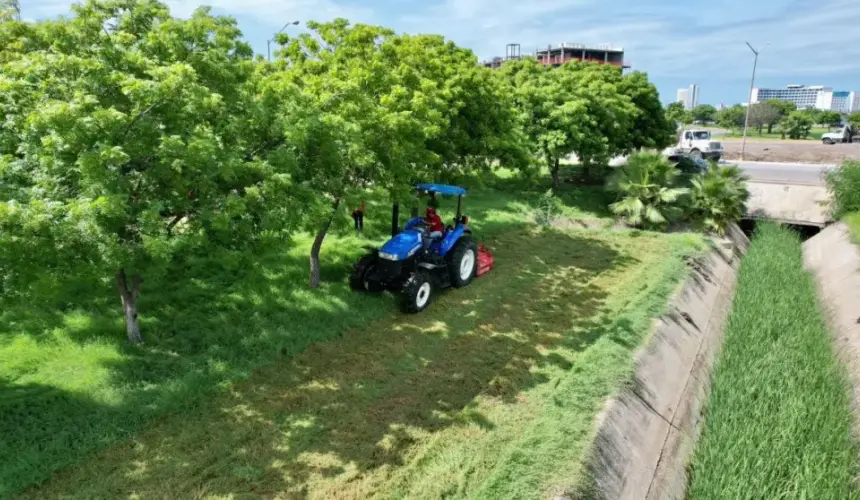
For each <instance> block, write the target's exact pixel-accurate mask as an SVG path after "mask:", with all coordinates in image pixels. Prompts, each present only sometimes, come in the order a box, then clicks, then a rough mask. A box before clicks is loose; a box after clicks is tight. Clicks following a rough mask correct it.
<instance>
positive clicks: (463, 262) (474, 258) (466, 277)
mask: <svg viewBox="0 0 860 500" xmlns="http://www.w3.org/2000/svg"><path fill="white" fill-rule="evenodd" d="M477 269H478V245H476V244H475V242H474V241H472V240H471V239H468V238H464V239H462V240H460V241H459V242H457V244H456V245H455V246H454V248H453V249H452V250H451V254H450V259H449V260H448V272H449V273H450V275H451V285H452V286H453V287H454V288H462V287H464V286H466V285H468V284H469V283H471V282H472V280H473V279H474V278H475V271H476V270H477Z"/></svg>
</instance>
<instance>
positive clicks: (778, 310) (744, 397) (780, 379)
mask: <svg viewBox="0 0 860 500" xmlns="http://www.w3.org/2000/svg"><path fill="white" fill-rule="evenodd" d="M850 432H851V416H850V409H849V396H848V387H847V385H846V382H845V379H844V373H843V370H842V368H841V366H840V365H839V363H838V362H837V360H836V358H835V357H834V353H833V348H832V346H831V338H830V336H829V334H828V331H827V329H826V326H825V322H824V321H823V318H822V314H821V311H820V310H819V306H818V303H817V300H816V294H815V287H814V284H813V282H812V279H811V277H810V276H809V275H808V274H807V273H806V272H805V271H804V269H803V263H802V258H801V250H800V241H799V240H798V237H797V236H796V235H795V234H794V233H792V232H790V231H789V230H787V229H782V228H778V227H776V226H772V225H765V226H762V227H761V228H760V229H759V232H758V233H757V235H756V237H755V238H754V239H753V242H752V246H751V247H750V250H749V253H748V254H747V256H746V258H745V260H744V261H743V263H742V265H741V269H740V275H739V278H738V289H737V295H736V296H735V299H734V303H733V306H732V311H731V314H730V316H729V321H728V326H727V329H726V338H725V344H724V346H723V350H722V353H721V357H720V359H719V361H718V364H717V368H716V372H715V375H714V381H713V387H712V393H711V397H710V402H709V406H708V410H707V415H706V424H705V429H704V432H703V434H702V437H701V441H700V442H699V444H698V447H697V451H696V454H695V456H694V460H693V466H692V479H691V486H690V491H689V498H690V499H691V500H702V499H709V498H713V499H717V498H719V499H726V498H731V499H734V498H810V499H811V498H815V499H846V498H857V494H856V491H853V490H852V488H851V484H852V479H853V477H854V470H853V466H854V464H855V455H854V447H853V445H852V443H851V439H850Z"/></svg>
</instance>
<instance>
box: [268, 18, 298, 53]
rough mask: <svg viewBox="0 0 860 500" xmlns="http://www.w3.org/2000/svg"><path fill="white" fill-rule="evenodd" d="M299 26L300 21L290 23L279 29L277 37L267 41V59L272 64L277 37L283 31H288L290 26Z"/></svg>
mask: <svg viewBox="0 0 860 500" xmlns="http://www.w3.org/2000/svg"><path fill="white" fill-rule="evenodd" d="M298 24H299V22H298V21H293V22H289V23H287V24H285V25H284V27H283V28H281V29H279V30H278V32H277V33H275V36H273V37H272V38H270V39H269V40H266V55H267V58H268V59H269V62H272V42H274V41H275V37H276V36H278V35H279V34H280V33H281V32H282V31H284V30H285V29H287V27H288V26H297V25H298Z"/></svg>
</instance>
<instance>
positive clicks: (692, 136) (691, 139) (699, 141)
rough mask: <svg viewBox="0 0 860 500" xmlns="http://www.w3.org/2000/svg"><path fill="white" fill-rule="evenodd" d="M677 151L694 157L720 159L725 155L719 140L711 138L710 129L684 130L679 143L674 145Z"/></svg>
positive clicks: (679, 137) (679, 136)
mask: <svg viewBox="0 0 860 500" xmlns="http://www.w3.org/2000/svg"><path fill="white" fill-rule="evenodd" d="M674 150H675V152H676V153H685V154H688V155H690V156H692V157H694V158H705V159H708V160H714V161H720V158H721V157H722V156H723V146H722V144H720V143H719V142H718V141H713V140H711V131H710V130H696V129H692V130H683V131H681V133H680V134H679V135H678V144H677V145H676V146H675V147H674Z"/></svg>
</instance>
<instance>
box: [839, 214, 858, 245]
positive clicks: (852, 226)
mask: <svg viewBox="0 0 860 500" xmlns="http://www.w3.org/2000/svg"><path fill="white" fill-rule="evenodd" d="M842 222H844V223H845V225H847V226H848V230H849V231H850V232H851V239H852V240H853V241H854V243H856V244H858V245H860V213H857V212H855V213H851V214H848V215H846V216H845V217H843V218H842Z"/></svg>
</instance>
